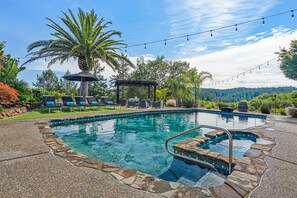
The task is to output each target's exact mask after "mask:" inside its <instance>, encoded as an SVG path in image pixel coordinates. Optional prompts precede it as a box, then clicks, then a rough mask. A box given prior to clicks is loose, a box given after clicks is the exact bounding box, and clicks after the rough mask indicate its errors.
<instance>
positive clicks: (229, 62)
mask: <svg viewBox="0 0 297 198" xmlns="http://www.w3.org/2000/svg"><path fill="white" fill-rule="evenodd" d="M0 3H1V7H0V24H1V25H0V41H6V53H9V54H11V55H12V57H25V56H26V54H27V46H28V45H29V44H30V43H32V42H35V41H38V40H44V39H51V38H52V37H51V35H50V33H52V30H51V29H50V28H49V27H48V26H46V24H47V23H48V21H47V20H46V17H48V18H51V19H53V20H54V21H56V22H58V23H59V24H61V22H60V20H59V18H58V17H60V16H62V11H65V12H67V9H71V10H72V11H74V12H75V13H76V12H77V9H78V8H82V9H83V10H85V11H89V10H91V9H94V10H95V12H96V13H97V15H98V17H99V18H101V17H103V18H104V19H105V20H106V21H111V22H112V25H110V29H113V30H118V31H121V32H122V36H121V38H115V39H122V40H124V41H125V43H126V44H128V46H129V45H130V46H131V45H134V44H144V43H148V42H150V41H155V40H164V42H163V41H162V42H160V43H155V44H151V45H147V46H146V49H145V47H144V45H141V46H137V47H131V48H129V47H128V49H127V55H128V57H130V58H131V60H133V61H135V60H136V59H137V57H140V56H142V57H144V59H145V60H152V59H154V58H156V57H157V56H165V58H166V59H167V60H185V61H188V62H189V63H190V66H191V67H196V68H197V69H198V71H208V72H210V73H211V74H212V75H213V81H209V82H205V83H204V84H203V87H207V88H219V89H225V88H233V87H275V86H295V87H297V81H292V80H289V79H286V78H285V77H284V75H283V74H282V72H281V71H280V69H279V67H278V64H279V63H278V62H277V61H271V62H269V65H267V64H264V65H263V66H261V67H260V69H257V70H253V71H252V72H250V71H249V70H250V69H251V68H253V67H256V66H257V65H260V64H262V63H266V62H267V61H268V60H271V59H273V58H275V57H277V55H276V54H275V52H277V51H279V49H280V47H281V48H283V47H285V48H288V47H289V44H290V41H291V40H293V39H297V10H296V11H295V12H293V13H294V18H292V16H291V15H292V13H287V14H284V15H280V16H276V17H270V18H266V16H270V15H273V14H277V13H281V12H285V11H290V10H293V9H297V1H296V0H286V1H283V0H253V1H250V0H224V1H223V0H212V1H209V0H199V1H196V0H148V1H139V0H126V1H122V0H110V1H103V0H96V1H94V0H51V1H41V0H26V1H20V0H0ZM261 18H264V21H265V24H263V21H262V20H259V21H255V22H253V23H248V24H243V25H238V26H237V31H236V30H235V29H236V27H235V24H240V23H242V22H245V21H250V20H253V19H261ZM229 25H230V26H231V27H230V28H227V29H222V30H214V29H216V28H220V27H224V26H229ZM210 30H213V31H212V36H211V32H210ZM197 32H206V33H203V34H197V35H193V36H189V37H188V39H189V40H188V41H187V38H186V37H183V38H180V39H176V40H168V41H167V42H166V45H165V44H164V43H165V39H168V38H172V37H178V36H184V35H191V34H193V33H197ZM25 60H26V59H23V58H20V64H21V63H22V62H24V61H25ZM48 61H49V60H39V61H35V62H33V63H30V64H27V65H26V67H27V69H26V70H25V71H23V72H21V73H20V74H19V78H20V79H24V80H25V81H27V82H29V83H30V86H32V82H35V81H36V75H37V74H40V73H41V72H42V71H44V70H46V69H47V62H48ZM51 69H52V70H53V71H55V73H56V74H57V75H58V76H62V75H63V74H64V73H65V72H66V71H67V70H69V71H70V72H71V73H76V72H79V69H78V66H77V62H75V61H73V60H70V61H69V62H67V63H64V64H63V65H60V64H59V63H57V64H55V65H52V66H51ZM243 72H245V75H243V74H241V75H239V76H238V78H237V75H238V74H240V73H243ZM103 74H104V76H105V77H106V78H109V77H110V76H111V75H112V74H114V72H113V71H112V70H111V69H110V68H109V67H108V66H106V67H105V71H104V72H103ZM232 76H236V77H235V78H233V80H231V77H232ZM227 78H229V80H228V82H227V80H226V79H227ZM144 80H145V79H144ZM223 80H224V83H222V81H223ZM219 81H220V83H217V82H219ZM215 82H216V84H214V83H215Z"/></svg>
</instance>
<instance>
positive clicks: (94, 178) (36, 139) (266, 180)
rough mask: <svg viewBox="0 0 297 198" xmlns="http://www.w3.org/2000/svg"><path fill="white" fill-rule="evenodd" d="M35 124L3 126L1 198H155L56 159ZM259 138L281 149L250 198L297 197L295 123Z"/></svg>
mask: <svg viewBox="0 0 297 198" xmlns="http://www.w3.org/2000/svg"><path fill="white" fill-rule="evenodd" d="M40 120H41V119H38V121H40ZM35 122H36V120H28V121H15V122H4V123H0V140H1V141H0V150H1V152H0V178H1V180H0V197H157V196H156V195H155V194H151V193H147V192H145V191H141V190H137V189H134V188H130V187H129V186H127V185H124V184H121V183H119V182H118V181H117V180H116V179H114V178H112V177H111V176H110V175H108V174H106V173H104V172H101V171H98V170H94V169H91V168H84V167H77V166H73V165H72V164H70V163H69V162H68V161H67V160H64V159H62V158H60V157H57V156H54V155H53V154H52V153H51V150H50V148H49V147H48V146H47V145H46V144H45V143H44V141H43V138H42V136H41V134H40V133H39V131H38V128H37V127H36V126H35V125H34V124H35ZM272 129H274V130H272ZM261 132H264V133H266V134H267V135H269V136H272V137H275V140H276V143H277V145H276V146H275V147H274V148H273V150H272V152H271V154H270V155H269V156H268V157H266V158H265V161H266V163H267V164H268V166H269V169H268V171H267V172H266V173H265V174H264V176H263V177H262V181H261V183H260V185H259V186H258V187H257V188H256V189H255V190H254V191H253V192H252V193H251V194H250V197H296V196H297V189H296V185H297V147H296V142H297V119H291V118H287V117H278V116H276V117H275V123H274V125H273V126H272V127H270V128H268V129H263V130H261ZM24 134H26V135H24ZM190 194H191V193H190V192H189V197H190Z"/></svg>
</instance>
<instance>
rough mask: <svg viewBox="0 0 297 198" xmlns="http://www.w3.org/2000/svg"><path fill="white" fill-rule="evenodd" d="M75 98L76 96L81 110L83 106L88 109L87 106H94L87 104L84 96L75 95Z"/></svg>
mask: <svg viewBox="0 0 297 198" xmlns="http://www.w3.org/2000/svg"><path fill="white" fill-rule="evenodd" d="M74 98H75V102H76V104H77V105H79V106H80V111H81V109H82V108H84V109H85V111H86V107H91V106H92V105H89V104H87V102H86V101H85V100H84V98H83V97H82V96H75V97H74Z"/></svg>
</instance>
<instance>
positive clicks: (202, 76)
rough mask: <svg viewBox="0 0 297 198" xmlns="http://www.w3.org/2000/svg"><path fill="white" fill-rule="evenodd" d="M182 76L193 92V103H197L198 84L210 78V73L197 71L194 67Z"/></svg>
mask: <svg viewBox="0 0 297 198" xmlns="http://www.w3.org/2000/svg"><path fill="white" fill-rule="evenodd" d="M184 77H185V81H186V82H187V84H188V85H189V88H190V89H192V91H193V93H194V100H195V105H197V93H198V91H199V89H200V86H201V85H202V83H203V82H204V81H205V80H206V79H212V75H211V74H210V73H209V72H206V71H201V72H198V70H197V69H196V68H192V69H190V70H189V71H188V72H186V73H185V76H184Z"/></svg>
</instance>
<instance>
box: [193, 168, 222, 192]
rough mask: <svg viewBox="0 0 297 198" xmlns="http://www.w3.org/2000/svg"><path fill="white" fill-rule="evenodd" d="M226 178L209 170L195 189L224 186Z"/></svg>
mask: <svg viewBox="0 0 297 198" xmlns="http://www.w3.org/2000/svg"><path fill="white" fill-rule="evenodd" d="M226 178H227V177H226V176H225V175H222V174H220V173H218V172H216V171H213V170H209V171H208V172H207V173H206V174H205V175H204V176H203V177H202V178H201V179H200V180H199V181H198V182H197V183H196V184H195V185H193V186H195V187H201V188H209V187H215V186H219V185H222V184H224V182H225V180H226Z"/></svg>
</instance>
